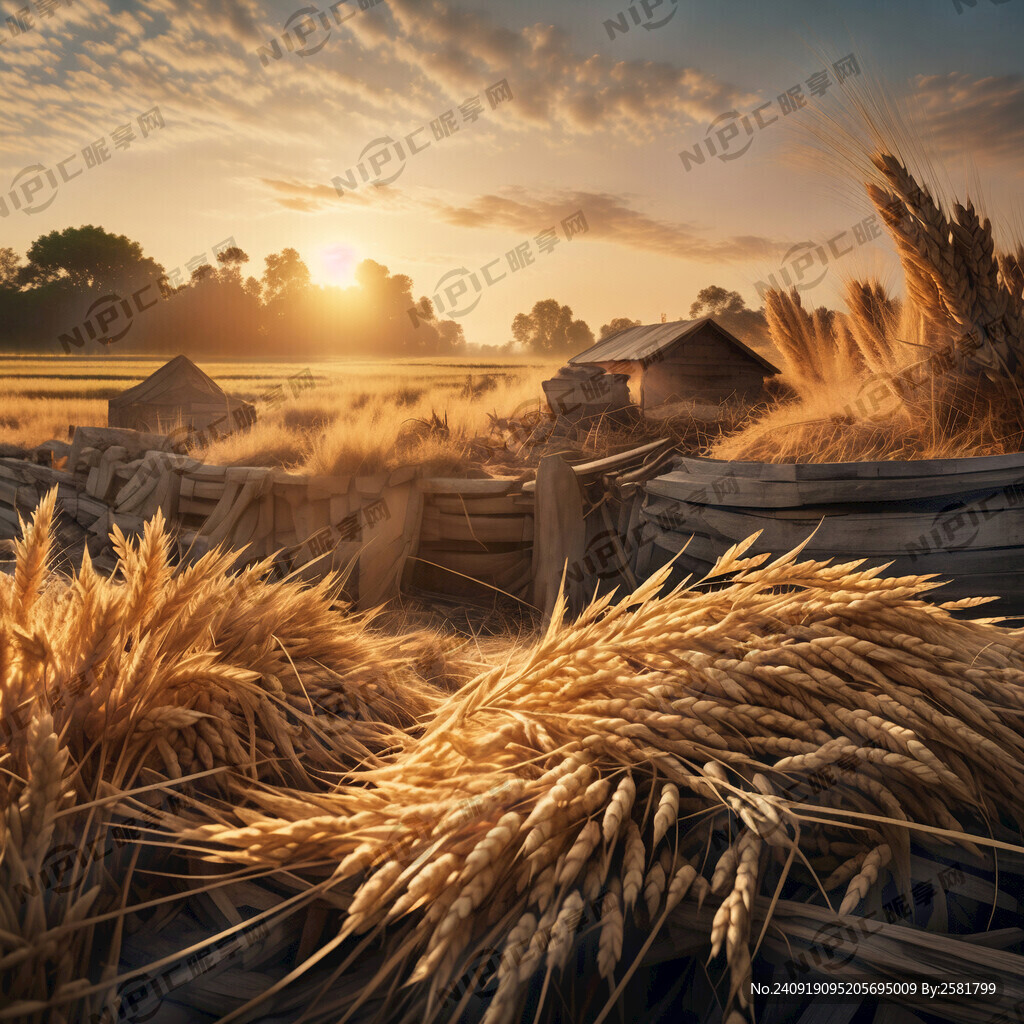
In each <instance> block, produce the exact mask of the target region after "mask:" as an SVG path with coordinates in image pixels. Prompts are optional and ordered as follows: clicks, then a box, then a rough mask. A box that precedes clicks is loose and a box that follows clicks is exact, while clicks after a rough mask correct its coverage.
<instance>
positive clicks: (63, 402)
mask: <svg viewBox="0 0 1024 1024" xmlns="http://www.w3.org/2000/svg"><path fill="white" fill-rule="evenodd" d="M159 365H160V363H159V361H155V362H154V361H141V360H113V359H102V360H100V359H95V360H71V359H68V358H63V359H61V358H53V359H40V358H34V359H21V358H11V357H8V358H0V369H2V370H3V371H4V379H5V384H4V386H3V387H2V388H0V402H2V404H3V413H2V416H3V420H2V421H0V422H2V423H3V428H4V429H3V431H2V434H3V439H4V441H5V442H7V443H9V444H14V445H20V446H23V447H26V448H30V447H33V446H35V445H37V444H40V443H42V442H43V441H46V440H49V439H51V438H58V439H64V438H66V437H67V433H68V426H69V425H70V424H76V425H84V426H90V425H93V426H105V425H106V422H107V399H109V398H110V397H112V396H113V395H115V394H117V393H119V392H121V391H124V390H125V389H126V388H129V387H131V386H133V385H134V384H137V383H138V382H139V381H140V380H142V379H144V378H145V377H146V376H148V375H149V374H150V373H152V372H153V371H154V370H155V369H157V367H158V366H159ZM559 365H560V363H559V362H550V363H545V362H541V361H537V360H532V361H531V360H518V361H517V360H513V359H510V360H509V361H508V363H507V364H503V365H500V366H499V365H495V364H494V363H484V362H480V363H469V362H466V361H464V360H463V361H459V360H454V359H451V360H435V361H425V360H424V361H417V360H411V361H404V362H399V361H377V362H363V363H355V362H353V363H330V364H315V365H313V366H311V367H310V369H311V371H312V373H313V375H314V378H315V380H316V386H315V387H313V388H311V389H310V390H306V391H300V392H299V393H298V394H297V395H293V394H291V393H290V389H289V388H288V387H287V386H286V387H285V390H284V395H285V399H284V401H282V402H280V403H274V404H268V403H267V402H266V401H261V396H264V395H265V394H266V392H267V391H268V390H269V389H270V388H271V387H273V386H274V385H276V384H278V383H281V382H286V381H287V379H288V378H289V377H290V376H291V375H293V374H295V373H297V372H298V371H300V370H302V369H304V367H301V366H293V365H288V364H266V365H260V366H258V367H257V366H247V365H245V364H237V363H219V364H204V365H203V367H202V368H203V369H204V370H205V371H206V372H207V373H209V374H210V376H212V377H213V378H214V380H216V381H218V383H220V384H221V386H222V387H223V388H224V389H225V390H226V391H228V392H229V393H231V394H235V395H237V396H239V397H241V398H243V399H246V400H248V401H252V402H255V403H256V406H257V414H258V417H259V418H258V420H257V423H256V425H255V426H254V427H253V428H252V429H251V430H248V431H245V432H238V433H235V434H232V435H230V436H228V437H226V438H224V439H222V440H219V441H215V442H214V443H213V444H211V445H210V446H209V447H207V448H206V449H204V451H203V458H204V459H205V460H206V461H208V462H211V463H215V464H218V465H246V466H268V465H272V466H283V467H286V468H290V469H293V470H296V471H302V472H308V473H313V474H322V475H328V476H330V475H342V474H361V475H371V474H373V473H376V472H380V471H384V470H388V469H393V468H396V467H397V466H399V465H409V464H417V465H426V466H429V467H432V468H434V469H436V470H437V471H439V472H450V471H459V472H464V471H465V465H466V464H468V463H471V462H475V463H477V464H479V463H481V462H485V461H486V460H487V459H488V458H489V457H491V456H490V449H489V448H487V447H485V446H484V445H483V444H481V440H482V439H487V440H488V441H490V440H492V438H491V419H490V415H489V414H492V413H498V414H500V415H503V416H510V415H511V414H513V413H514V412H516V411H517V410H520V409H522V408H524V407H526V406H528V404H529V403H533V404H534V405H536V404H537V402H538V401H539V400H540V399H541V397H542V396H541V388H540V382H541V381H542V380H544V379H546V378H547V377H550V376H552V374H553V373H554V372H555V370H556V369H557V368H558V366H559ZM434 414H436V415H437V416H438V417H439V418H441V419H442V420H444V419H445V418H446V419H447V424H448V429H447V431H443V432H438V431H430V430H428V429H426V427H425V425H427V424H429V423H430V422H431V421H432V418H433V416H434Z"/></svg>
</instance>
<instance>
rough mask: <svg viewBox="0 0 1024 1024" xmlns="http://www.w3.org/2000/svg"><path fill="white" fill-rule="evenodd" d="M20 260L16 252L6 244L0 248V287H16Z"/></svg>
mask: <svg viewBox="0 0 1024 1024" xmlns="http://www.w3.org/2000/svg"><path fill="white" fill-rule="evenodd" d="M20 268H21V260H20V259H18V254H17V253H16V252H15V251H14V250H13V249H10V248H7V247H6V246H5V247H4V248H0V288H17V287H18V284H19V282H18V271H19V269H20Z"/></svg>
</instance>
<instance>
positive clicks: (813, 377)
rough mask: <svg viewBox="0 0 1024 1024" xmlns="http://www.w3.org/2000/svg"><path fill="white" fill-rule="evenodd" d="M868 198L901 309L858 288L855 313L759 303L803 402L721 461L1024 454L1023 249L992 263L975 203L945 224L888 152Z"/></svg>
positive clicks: (850, 300) (851, 295) (791, 296)
mask: <svg viewBox="0 0 1024 1024" xmlns="http://www.w3.org/2000/svg"><path fill="white" fill-rule="evenodd" d="M872 164H873V166H874V171H875V175H876V180H873V181H868V182H867V184H866V187H867V192H868V195H869V197H870V198H871V201H872V203H873V204H874V206H875V208H876V209H877V210H878V213H879V215H880V216H881V218H882V220H883V221H884V223H885V226H886V228H887V229H888V231H889V233H890V235H891V236H892V238H893V241H894V243H895V245H896V250H897V253H898V255H899V259H900V264H901V267H902V269H903V275H904V282H905V290H906V298H905V300H903V301H899V300H896V299H894V298H892V297H890V296H889V295H887V294H886V292H885V290H884V288H882V286H881V285H880V284H879V283H878V282H877V281H866V282H865V281H850V282H848V283H847V287H846V304H847V312H846V313H841V312H838V311H833V310H825V309H818V310H815V311H813V312H808V311H807V310H805V309H804V308H803V306H802V304H801V300H800V295H799V293H798V292H797V291H796V290H795V289H794V290H792V291H791V292H788V293H786V292H780V291H770V292H768V293H767V294H766V296H765V315H766V317H767V320H768V326H769V332H770V335H771V338H772V341H773V342H774V344H775V345H776V347H777V348H778V349H779V350H780V351H781V352H782V353H783V355H784V357H785V361H786V375H785V376H786V380H787V382H788V383H790V384H791V385H792V386H793V387H794V388H795V389H796V391H797V393H798V396H799V398H798V400H797V401H796V402H795V403H790V404H787V405H785V406H783V407H782V408H779V409H775V410H772V411H771V412H769V413H768V414H767V415H765V416H763V417H761V418H760V419H758V420H756V421H754V422H753V423H752V424H750V425H749V426H748V427H746V429H744V430H741V431H740V432H739V433H736V434H734V435H732V436H730V437H728V438H726V439H725V440H723V441H722V442H720V443H719V444H718V445H716V446H715V447H714V450H713V454H714V456H715V457H716V458H723V459H749V460H755V461H764V462H808V461H809V462H841V461H863V460H890V459H922V458H952V457H965V456H973V455H998V454H1004V453H1008V452H1017V451H1020V450H1021V449H1022V448H1024V270H1022V268H1024V246H1020V245H1018V246H1017V247H1016V250H1015V251H1014V252H1012V253H1005V254H1002V255H997V253H996V249H995V243H994V240H993V235H992V227H991V224H990V222H989V221H988V219H982V217H981V216H980V215H979V214H978V212H977V211H976V210H975V208H974V206H973V205H972V204H971V203H970V202H968V203H967V205H966V206H965V205H962V204H960V203H959V202H954V203H953V204H952V210H951V212H949V213H947V212H946V211H945V210H944V209H943V208H942V206H941V205H940V204H939V203H938V202H937V201H936V200H935V199H934V198H933V197H932V195H931V194H930V193H929V191H928V190H927V189H926V188H924V187H923V186H922V185H920V184H919V183H918V182H917V180H916V179H915V178H914V176H913V175H912V174H911V172H910V171H909V170H908V169H907V167H906V166H905V165H904V164H903V163H902V162H901V161H900V160H899V159H897V158H896V157H895V156H893V155H892V154H891V153H888V152H885V151H881V150H880V151H878V152H876V153H875V154H874V156H873V157H872Z"/></svg>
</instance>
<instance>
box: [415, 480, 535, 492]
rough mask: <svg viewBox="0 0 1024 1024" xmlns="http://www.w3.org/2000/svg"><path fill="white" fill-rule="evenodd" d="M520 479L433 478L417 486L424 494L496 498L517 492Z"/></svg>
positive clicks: (420, 481) (418, 482)
mask: <svg viewBox="0 0 1024 1024" xmlns="http://www.w3.org/2000/svg"><path fill="white" fill-rule="evenodd" d="M520 479H521V478H520V477H515V476H501V477H487V478H486V479H479V480H476V479H466V480H463V479H461V478H458V477H433V478H431V479H422V480H419V481H417V486H418V488H419V489H420V491H421V492H422V493H423V494H467V495H470V494H471V495H479V496H481V497H496V496H499V495H503V494H509V493H510V492H511V491H513V490H515V489H516V488H517V485H518V484H519V482H520Z"/></svg>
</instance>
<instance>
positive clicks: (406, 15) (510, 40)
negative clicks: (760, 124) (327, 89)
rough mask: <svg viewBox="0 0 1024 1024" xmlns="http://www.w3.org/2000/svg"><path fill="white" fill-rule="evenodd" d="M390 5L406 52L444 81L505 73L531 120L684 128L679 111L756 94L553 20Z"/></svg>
mask: <svg viewBox="0 0 1024 1024" xmlns="http://www.w3.org/2000/svg"><path fill="white" fill-rule="evenodd" d="M389 6H390V8H391V10H392V11H393V12H394V15H395V19H396V21H397V22H398V25H399V26H400V28H401V29H402V34H401V35H400V36H399V37H398V38H396V39H395V40H394V41H393V43H392V46H393V49H394V51H395V53H396V54H397V55H398V56H399V57H400V58H402V59H403V60H405V61H407V62H409V63H410V64H414V65H415V66H417V67H419V68H420V69H421V70H422V73H423V74H424V75H426V76H427V77H429V78H431V79H432V80H433V81H434V82H435V83H436V84H437V85H438V86H439V87H440V88H443V89H445V90H447V91H453V90H458V89H468V88H472V89H475V88H477V87H479V84H480V82H481V81H482V80H486V79H488V78H489V77H491V76H494V77H495V78H503V77H507V78H508V80H509V82H510V84H511V85H512V88H513V92H514V93H515V96H516V104H515V106H516V110H515V116H517V117H519V118H522V119H523V120H525V121H528V122H531V123H533V124H543V125H545V126H546V127H550V126H551V125H552V124H555V125H559V126H560V127H561V128H562V129H563V130H565V131H568V132H575V133H582V134H589V133H592V132H596V131H599V130H600V131H607V130H609V129H613V130H615V131H618V132H621V133H624V134H626V135H627V136H630V137H632V138H644V139H649V138H651V137H653V136H654V135H655V134H656V133H657V131H658V130H659V129H660V128H662V127H664V126H665V124H666V122H668V123H671V124H672V126H673V127H674V128H677V129H678V128H681V127H683V125H682V124H680V122H681V121H684V122H685V121H689V122H704V121H709V120H711V119H712V118H714V117H716V116H717V115H718V114H720V113H721V112H722V111H723V110H729V109H730V108H732V107H735V106H737V105H743V104H748V103H751V102H754V100H755V97H754V96H753V95H751V94H747V93H743V92H741V91H739V90H738V89H736V88H734V87H733V86H731V85H728V84H726V83H722V82H719V81H718V80H717V79H716V78H715V76H714V75H712V74H710V73H708V72H706V71H703V70H700V69H698V68H694V67H685V66H680V65H676V64H671V63H668V62H665V61H651V60H616V59H615V58H613V57H609V56H606V55H602V54H592V55H586V54H581V53H579V52H577V51H576V50H574V48H573V45H572V42H571V39H570V37H569V35H568V33H566V32H565V31H564V30H563V29H560V28H558V27H556V26H554V25H545V24H534V25H528V26H526V27H524V28H523V29H521V30H520V31H518V32H514V31H512V30H510V29H506V28H503V27H501V26H498V25H495V24H494V22H493V21H492V20H491V19H490V18H488V17H486V16H485V15H482V14H479V13H477V12H473V11H469V10H466V9H464V8H460V7H457V6H455V5H453V4H449V3H446V2H444V0H389Z"/></svg>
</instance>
